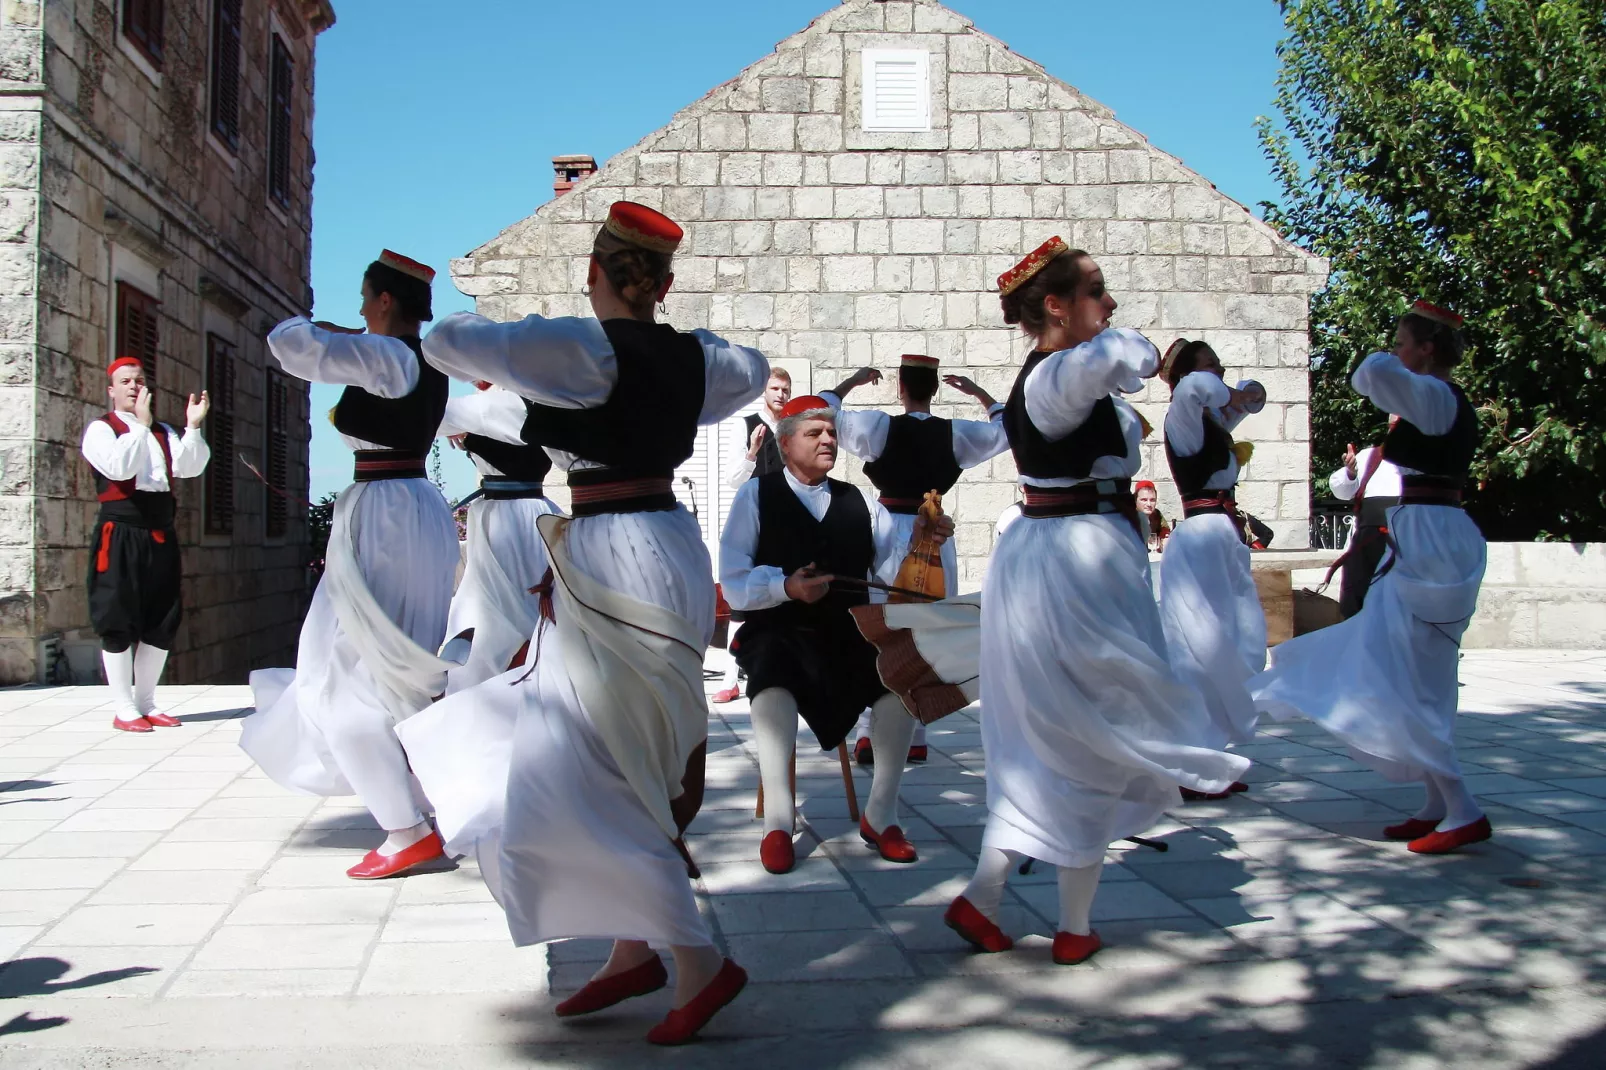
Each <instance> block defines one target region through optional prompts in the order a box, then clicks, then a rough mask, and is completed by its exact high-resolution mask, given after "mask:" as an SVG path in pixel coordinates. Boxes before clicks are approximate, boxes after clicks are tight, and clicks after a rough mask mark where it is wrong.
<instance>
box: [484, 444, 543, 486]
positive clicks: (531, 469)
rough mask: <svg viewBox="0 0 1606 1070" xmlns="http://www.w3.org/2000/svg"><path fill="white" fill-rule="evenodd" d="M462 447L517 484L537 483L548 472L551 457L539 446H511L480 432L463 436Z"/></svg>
mask: <svg viewBox="0 0 1606 1070" xmlns="http://www.w3.org/2000/svg"><path fill="white" fill-rule="evenodd" d="M463 449H464V450H466V451H467V452H468V455H469V456H470V457H478V458H479V459H480V460H482V461H484V462H485V463H486V464H488V465H490V466H491V467H492V468H495V469H496V470H497V471H498V472H501V473H502V475H504V476H506V477H507V478H508V479H516V480H518V481H519V482H521V483H539V482H541V481H542V480H544V479H546V474H547V473H548V472H550V471H552V458H551V457H548V456H547V452H546V450H544V449H542V448H541V447H540V446H515V445H514V444H513V443H511V442H503V441H501V440H500V439H494V438H486V437H485V436H484V435H465V436H464V438H463Z"/></svg>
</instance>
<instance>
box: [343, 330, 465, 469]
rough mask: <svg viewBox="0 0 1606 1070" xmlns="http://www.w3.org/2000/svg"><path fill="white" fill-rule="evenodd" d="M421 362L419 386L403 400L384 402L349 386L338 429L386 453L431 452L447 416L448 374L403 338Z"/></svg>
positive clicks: (401, 398)
mask: <svg viewBox="0 0 1606 1070" xmlns="http://www.w3.org/2000/svg"><path fill="white" fill-rule="evenodd" d="M399 341H402V342H406V343H407V348H408V349H411V350H412V351H413V356H414V357H416V358H417V360H418V385H417V386H415V387H413V391H412V393H410V394H407V395H406V396H404V397H399V398H382V397H378V396H377V395H374V394H370V393H369V392H368V391H366V390H364V389H362V388H361V387H358V386H348V387H346V389H345V390H344V391H343V392H342V393H341V395H340V402H339V404H337V405H336V406H335V411H334V422H335V429H336V430H337V431H339V432H340V433H341V434H343V435H349V436H350V437H352V438H360V439H362V440H363V441H364V442H372V443H374V444H375V445H378V446H383V447H385V448H386V449H392V450H406V451H407V452H408V453H416V454H418V455H419V456H423V455H424V454H426V453H428V452H429V448H430V446H431V445H433V444H434V441H435V432H436V431H438V430H440V426H441V417H443V416H445V415H446V396H447V394H448V393H449V392H450V391H449V390H448V387H447V380H446V374H445V373H444V372H442V371H440V370H439V369H437V368H434V367H432V366H430V365H429V364H428V363H426V362H425V360H424V354H423V350H422V349H421V348H420V347H419V344H418V339H417V338H416V337H413V338H402V339H399Z"/></svg>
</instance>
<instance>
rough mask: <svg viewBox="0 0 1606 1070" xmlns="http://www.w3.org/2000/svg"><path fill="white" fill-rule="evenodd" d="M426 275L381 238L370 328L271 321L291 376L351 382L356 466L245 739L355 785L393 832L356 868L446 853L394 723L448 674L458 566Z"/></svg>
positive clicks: (366, 279)
mask: <svg viewBox="0 0 1606 1070" xmlns="http://www.w3.org/2000/svg"><path fill="white" fill-rule="evenodd" d="M434 275H435V273H434V272H433V271H432V270H430V269H429V268H428V267H426V266H424V265H423V264H420V263H418V262H417V261H415V260H411V259H409V258H407V257H404V256H400V255H399V254H396V253H393V252H391V251H390V250H388V249H387V250H385V251H384V252H383V253H381V254H380V257H379V259H378V260H376V261H374V262H373V263H372V264H370V265H369V266H368V270H367V271H366V272H365V273H364V275H363V284H362V294H363V303H362V317H363V319H364V321H365V322H366V323H367V325H368V333H366V334H364V333H363V332H361V331H356V330H351V329H348V328H342V327H335V326H334V325H332V324H314V323H309V322H307V321H306V320H305V319H302V318H300V317H297V318H295V319H291V320H286V321H285V322H284V323H281V324H279V325H278V326H277V327H275V328H274V329H273V331H272V333H271V334H269V335H268V349H269V351H270V352H271V353H272V354H273V356H274V358H275V359H276V360H278V362H279V363H280V365H282V366H283V367H284V370H285V371H287V372H289V373H290V374H291V375H294V376H297V377H298V378H301V379H305V380H307V381H308V382H313V383H339V384H344V385H345V387H346V389H345V391H344V392H343V393H342V394H341V396H340V403H339V404H338V405H337V406H335V409H334V412H333V413H331V418H332V419H333V421H334V425H335V427H336V429H337V430H339V431H340V434H341V438H342V439H343V440H344V441H345V443H346V444H347V445H348V446H350V447H351V448H352V449H353V450H355V451H356V476H355V482H353V483H352V485H351V486H349V487H347V488H346V489H345V490H343V491H341V492H340V496H339V497H338V498H336V499H335V510H334V522H333V524H332V526H331V527H330V531H329V550H328V565H327V567H326V569H325V571H324V574H323V578H322V579H321V580H320V581H319V582H318V589H317V591H315V592H314V593H313V596H312V607H311V608H310V609H309V610H308V611H307V619H306V621H305V622H304V623H303V624H302V626H301V641H300V644H299V646H298V647H297V650H296V667H295V668H294V669H259V670H258V671H256V672H253V673H252V674H251V691H252V694H253V696H254V698H255V702H256V712H255V713H253V714H251V716H249V717H247V718H246V719H245V723H244V725H243V727H242V729H241V733H240V747H241V748H242V749H243V750H244V751H245V752H246V753H247V754H249V755H250V756H251V757H252V759H253V760H254V761H255V762H256V763H257V764H258V765H259V766H261V767H262V770H263V772H265V773H267V774H268V775H269V776H270V777H272V778H273V779H274V780H275V781H277V782H278V783H279V784H282V785H284V786H285V787H287V788H291V789H294V790H296V791H301V792H306V793H309V794H313V795H356V796H357V797H358V798H360V799H361V800H362V804H363V805H364V806H366V807H367V808H368V811H369V812H370V813H371V814H373V815H374V820H375V821H376V822H377V823H378V824H379V827H380V828H382V829H384V830H385V831H386V837H385V842H384V843H382V844H381V845H380V846H379V847H377V848H375V849H374V850H372V851H370V852H368V854H367V856H366V857H364V858H363V860H362V861H361V862H359V863H357V865H355V866H353V867H351V868H350V869H348V870H347V871H346V875H347V876H349V877H351V878H353V879H355V880H375V879H378V878H382V877H394V876H398V875H400V874H403V873H406V872H409V871H412V870H416V869H417V868H419V867H420V866H424V865H426V864H435V863H438V862H439V861H440V860H441V858H442V856H443V854H444V851H443V850H442V846H441V840H440V837H439V836H437V835H436V834H435V831H434V829H432V828H431V827H430V824H429V822H428V821H427V820H425V817H424V813H423V810H422V808H421V807H420V805H419V800H417V799H416V798H415V796H414V793H413V786H412V779H411V777H410V776H409V774H408V771H407V755H406V754H405V753H404V752H403V751H402V747H401V744H400V743H398V742H397V741H396V736H395V733H394V731H393V729H394V726H395V724H396V723H397V722H399V721H401V720H404V719H406V718H407V717H410V716H412V715H413V714H415V713H417V712H418V711H419V710H421V709H423V708H424V707H425V706H428V705H429V704H430V702H431V701H433V699H434V698H435V696H437V695H439V694H440V693H441V691H442V689H444V688H445V686H446V676H445V670H446V668H447V667H448V666H447V664H446V663H445V662H443V661H441V660H440V659H439V658H437V657H436V651H438V650H439V649H440V646H441V640H442V639H443V638H444V637H445V634H446V614H447V610H448V608H449V607H450V605H451V601H452V577H453V576H454V574H455V573H456V571H457V558H458V549H457V527H456V525H455V524H453V523H452V514H451V510H450V509H449V508H448V507H447V505H446V499H445V498H443V497H441V492H440V491H439V490H438V489H437V488H436V486H435V484H433V483H431V482H430V481H429V480H428V479H426V478H425V472H424V458H425V456H426V454H427V453H428V452H429V448H430V444H431V443H432V442H433V441H434V438H435V431H436V428H437V427H439V425H440V421H441V414H442V413H443V412H444V411H445V409H446V394H447V382H446V376H444V375H442V374H441V373H440V372H438V371H436V370H435V369H433V368H431V367H429V366H428V365H427V364H425V363H424V361H423V360H422V359H420V357H419V355H418V347H419V342H418V328H419V324H420V323H422V322H423V321H425V320H427V319H429V318H430V316H431V310H430V282H431V280H432V279H433V278H434Z"/></svg>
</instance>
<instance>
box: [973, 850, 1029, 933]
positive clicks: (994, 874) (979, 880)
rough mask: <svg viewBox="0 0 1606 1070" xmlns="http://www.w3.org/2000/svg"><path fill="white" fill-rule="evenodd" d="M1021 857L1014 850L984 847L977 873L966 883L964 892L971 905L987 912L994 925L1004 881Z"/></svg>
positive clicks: (978, 860)
mask: <svg viewBox="0 0 1606 1070" xmlns="http://www.w3.org/2000/svg"><path fill="white" fill-rule="evenodd" d="M1020 857H1021V856H1020V855H1018V854H1016V853H1015V852H1014V851H1004V850H1000V849H999V848H997V847H983V848H982V849H981V857H979V858H977V859H976V875H975V876H974V877H972V878H970V883H969V884H967V885H965V891H964V893H963V894H964V896H965V898H966V899H968V900H970V905H971V906H973V907H975V908H976V909H977V910H979V911H981V912H982V913H983V914H985V915H986V916H987V920H988V921H990V922H992V923H993V924H994V925H997V924H998V904H999V902H1001V901H1002V900H1003V898H1004V881H1005V880H1007V879H1008V878H1009V867H1011V866H1013V865H1015V864H1016V863H1017V862H1019V861H1020Z"/></svg>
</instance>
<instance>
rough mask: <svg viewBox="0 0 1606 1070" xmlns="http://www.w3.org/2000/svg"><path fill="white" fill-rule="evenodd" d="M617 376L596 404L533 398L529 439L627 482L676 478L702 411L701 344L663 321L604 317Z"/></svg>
mask: <svg viewBox="0 0 1606 1070" xmlns="http://www.w3.org/2000/svg"><path fill="white" fill-rule="evenodd" d="M602 330H603V333H605V334H606V335H607V336H608V342H609V344H610V345H612V346H613V353H614V359H615V361H616V362H617V363H616V367H617V369H618V375H619V378H618V381H617V382H615V383H614V387H613V391H612V392H611V393H609V395H608V400H607V401H605V402H603V403H602V404H601V405H599V406H597V407H596V408H594V409H560V408H556V407H554V406H551V405H539V404H536V403H534V402H530V403H529V409H530V415H529V417H528V419H526V420H525V422H524V441H526V442H528V443H529V444H531V445H532V446H546V447H547V448H549V449H555V450H562V451H563V452H565V453H571V454H573V455H574V456H576V457H579V458H582V459H584V460H587V461H591V462H593V463H595V464H601V465H606V466H607V467H608V468H609V469H610V471H611V472H613V473H615V474H617V475H618V476H619V477H620V478H621V479H640V478H646V477H663V478H670V477H672V476H673V475H674V474H675V469H676V468H677V467H679V466H680V464H681V463H682V462H684V461H685V460H686V459H687V458H689V457H690V456H691V455H692V450H693V448H694V446H695V445H696V441H697V417H698V415H699V414H701V412H702V409H703V397H704V393H705V379H706V375H705V373H704V367H703V346H702V343H701V342H699V341H698V340H697V339H696V338H695V337H694V336H692V335H689V334H681V333H680V332H679V331H677V330H675V329H674V328H673V327H670V326H668V325H667V324H662V323H643V322H641V321H640V320H627V319H614V320H604V321H603V323H602Z"/></svg>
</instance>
